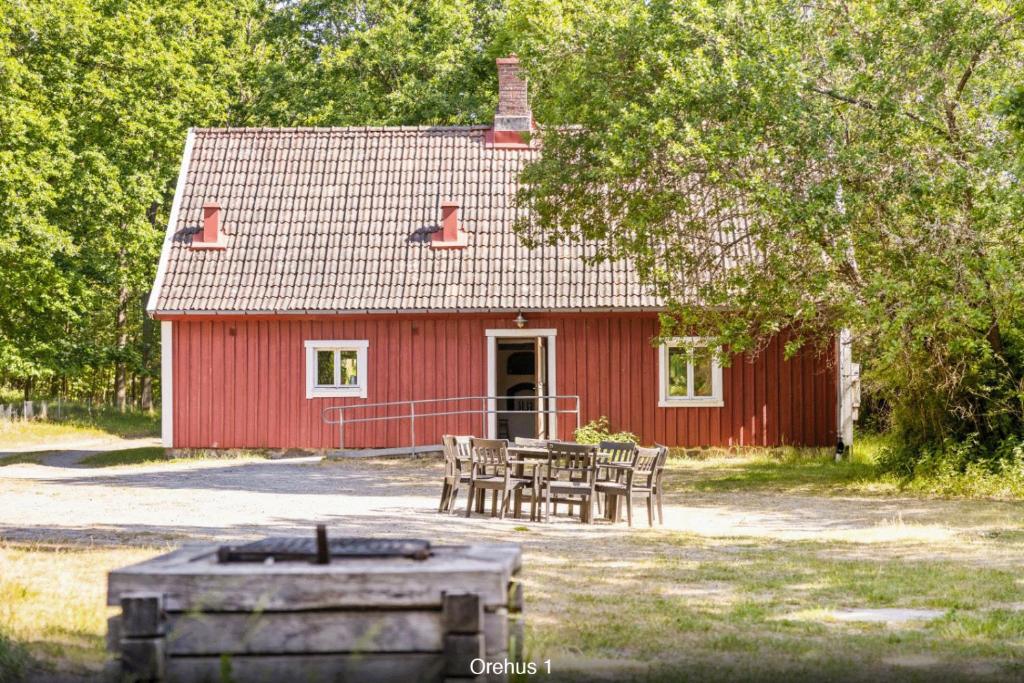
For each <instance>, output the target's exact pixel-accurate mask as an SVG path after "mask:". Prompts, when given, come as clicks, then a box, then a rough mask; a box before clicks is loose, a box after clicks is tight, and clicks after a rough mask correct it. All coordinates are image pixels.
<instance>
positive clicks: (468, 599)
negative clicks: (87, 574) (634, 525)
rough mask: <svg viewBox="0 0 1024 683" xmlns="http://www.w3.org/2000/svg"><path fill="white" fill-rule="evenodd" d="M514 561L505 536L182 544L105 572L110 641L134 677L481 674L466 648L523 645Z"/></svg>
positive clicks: (489, 650)
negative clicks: (286, 553) (332, 551)
mask: <svg viewBox="0 0 1024 683" xmlns="http://www.w3.org/2000/svg"><path fill="white" fill-rule="evenodd" d="M520 563H521V552H520V549H519V546H517V545H514V544H480V545H472V546H441V547H434V548H433V554H432V556H431V557H429V558H428V559H426V560H413V559H406V558H387V559H337V558H336V559H334V560H333V561H332V562H331V563H330V564H326V565H317V564H310V563H308V562H303V561H288V562H280V561H279V562H276V563H273V564H262V563H239V564H220V563H218V561H217V546H215V545H205V544H204V545H189V546H185V547H183V548H181V549H179V550H176V551H174V552H171V553H167V554H165V555H161V556H159V557H156V558H153V559H151V560H147V561H145V562H142V563H139V564H135V565H131V566H129V567H124V568H122V569H118V570H115V571H112V572H111V573H110V575H109V580H108V589H107V604H108V605H112V606H120V607H121V610H122V611H121V615H120V616H115V617H112V618H111V620H110V625H109V629H108V644H109V646H110V647H111V649H112V650H114V651H115V652H117V653H118V655H119V657H120V659H121V663H122V666H123V669H124V672H125V674H127V675H128V676H131V677H134V680H145V681H165V680H166V681H182V682H191V681H221V680H233V681H247V682H248V681H279V680H295V681H304V682H305V681H378V682H388V681H395V682H396V683H398V682H401V683H405V682H409V681H447V680H477V677H476V676H475V675H474V666H472V662H473V660H475V659H485V660H486V661H489V662H499V663H500V662H505V661H506V660H510V661H517V660H519V659H520V658H521V657H522V633H523V628H522V627H523V623H522V617H521V612H522V603H523V591H522V586H521V584H520V583H519V582H518V581H515V580H514V576H515V574H516V573H517V572H518V571H519V568H520ZM475 668H477V669H479V663H478V664H477V665H476V667H475ZM503 678H504V677H503V676H500V675H499V676H489V677H487V678H486V679H484V678H480V679H479V680H502V679H503Z"/></svg>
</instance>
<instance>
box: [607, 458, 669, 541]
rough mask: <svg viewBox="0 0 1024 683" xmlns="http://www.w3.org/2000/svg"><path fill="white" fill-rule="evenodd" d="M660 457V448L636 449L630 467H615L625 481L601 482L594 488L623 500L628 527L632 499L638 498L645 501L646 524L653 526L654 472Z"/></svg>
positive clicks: (630, 518) (630, 519) (631, 519)
mask: <svg viewBox="0 0 1024 683" xmlns="http://www.w3.org/2000/svg"><path fill="white" fill-rule="evenodd" d="M661 457H662V449H660V448H637V449H636V454H635V455H634V456H633V463H632V466H622V465H619V466H617V467H621V468H622V472H623V474H624V479H625V481H602V482H599V483H598V484H597V486H596V487H595V488H596V490H597V492H598V493H603V494H605V495H607V496H618V497H620V498H624V499H625V501H626V520H627V522H628V523H629V526H633V499H634V498H636V497H638V496H639V497H641V498H644V499H645V500H646V501H647V523H648V524H649V525H650V526H654V482H655V472H656V470H657V468H658V461H659V460H660V459H661ZM609 505H610V503H609ZM609 509H611V508H609Z"/></svg>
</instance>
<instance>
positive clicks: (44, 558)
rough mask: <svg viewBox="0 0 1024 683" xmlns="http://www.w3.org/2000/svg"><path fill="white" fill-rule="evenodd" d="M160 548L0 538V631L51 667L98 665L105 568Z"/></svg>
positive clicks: (72, 669)
mask: <svg viewBox="0 0 1024 683" xmlns="http://www.w3.org/2000/svg"><path fill="white" fill-rule="evenodd" d="M162 550H164V549H158V548H115V549H111V548H102V547H96V548H89V547H85V548H80V547H67V546H59V545H46V544H15V543H0V635H2V636H5V637H6V638H8V639H9V640H10V641H13V642H14V643H16V644H18V645H19V646H20V647H22V648H24V650H26V651H27V652H28V654H29V655H30V656H31V657H32V659H33V660H35V661H36V662H37V663H40V664H42V665H43V666H45V667H46V668H47V669H49V670H52V671H60V672H70V673H85V672H90V671H96V670H98V669H100V668H102V666H103V664H104V662H105V661H106V652H105V644H104V642H105V641H104V638H105V635H104V634H105V633H106V628H107V617H108V616H110V615H111V614H112V613H113V612H112V611H111V610H108V609H107V607H106V588H107V580H106V574H107V572H108V571H110V570H111V569H114V568H115V567H119V566H122V565H126V564H131V563H134V562H139V561H141V560H143V559H145V558H147V557H152V556H153V555H154V554H155V553H156V552H161V551H162ZM3 673H4V672H3V671H0V680H6V679H5V678H4V675H3Z"/></svg>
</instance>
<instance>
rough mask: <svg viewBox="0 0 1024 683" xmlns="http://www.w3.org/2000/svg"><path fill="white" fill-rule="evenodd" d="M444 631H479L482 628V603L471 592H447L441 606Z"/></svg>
mask: <svg viewBox="0 0 1024 683" xmlns="http://www.w3.org/2000/svg"><path fill="white" fill-rule="evenodd" d="M441 614H442V620H443V621H444V630H445V632H446V633H479V632H480V631H482V630H483V628H484V605H483V603H482V602H481V601H480V596H478V595H474V594H472V593H449V594H446V595H445V596H444V599H443V603H442V606H441Z"/></svg>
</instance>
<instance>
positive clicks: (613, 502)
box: [508, 444, 632, 522]
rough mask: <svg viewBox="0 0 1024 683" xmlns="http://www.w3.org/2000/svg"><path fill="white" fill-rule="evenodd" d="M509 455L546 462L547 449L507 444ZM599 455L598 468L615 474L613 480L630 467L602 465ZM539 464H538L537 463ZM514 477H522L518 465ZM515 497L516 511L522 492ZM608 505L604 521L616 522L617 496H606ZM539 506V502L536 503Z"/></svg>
mask: <svg viewBox="0 0 1024 683" xmlns="http://www.w3.org/2000/svg"><path fill="white" fill-rule="evenodd" d="M508 453H509V455H512V456H515V457H516V459H517V460H547V457H548V449H546V448H540V447H538V446H516V445H513V444H509V446H508ZM600 455H601V454H600V453H598V462H597V466H598V467H603V468H606V469H609V470H612V471H614V472H615V480H616V481H618V480H619V479H621V477H622V474H623V473H624V472H626V471H628V470H630V469H632V466H631V465H628V464H626V463H603V462H601V460H600ZM538 464H539V463H538ZM516 475H518V476H523V465H522V463H520V464H519V465H517V466H516ZM513 495H514V496H515V500H514V502H515V504H516V509H518V508H519V507H520V506H521V504H522V501H523V492H522V490H516V492H515V493H514V494H513ZM607 501H608V504H607V505H605V513H604V516H605V519H607V520H610V521H612V522H615V521H618V518H619V496H616V495H614V494H607ZM538 505H539V501H538Z"/></svg>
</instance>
